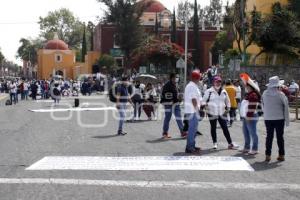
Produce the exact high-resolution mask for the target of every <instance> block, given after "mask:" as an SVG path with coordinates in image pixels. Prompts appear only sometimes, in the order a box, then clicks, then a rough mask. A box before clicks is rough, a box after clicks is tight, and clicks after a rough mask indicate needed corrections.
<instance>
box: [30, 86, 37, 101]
mask: <svg viewBox="0 0 300 200" xmlns="http://www.w3.org/2000/svg"><path fill="white" fill-rule="evenodd" d="M30 88H31V98H32V100H36V96H37V91H38V83H37V82H36V81H33V82H32V84H31V86H30Z"/></svg>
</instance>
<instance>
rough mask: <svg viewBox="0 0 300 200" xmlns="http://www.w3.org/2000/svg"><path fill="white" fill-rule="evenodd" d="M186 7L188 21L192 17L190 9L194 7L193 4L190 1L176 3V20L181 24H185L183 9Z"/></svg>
mask: <svg viewBox="0 0 300 200" xmlns="http://www.w3.org/2000/svg"><path fill="white" fill-rule="evenodd" d="M186 6H187V7H186ZM186 9H187V19H188V21H190V20H191V18H192V15H191V13H192V11H193V9H194V5H193V3H191V2H183V1H181V2H179V3H178V5H177V20H178V21H179V23H180V25H181V26H184V24H185V17H186V16H185V10H186Z"/></svg>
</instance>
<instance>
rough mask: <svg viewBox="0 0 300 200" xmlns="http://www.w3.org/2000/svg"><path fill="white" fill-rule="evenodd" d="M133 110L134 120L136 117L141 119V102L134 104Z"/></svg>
mask: <svg viewBox="0 0 300 200" xmlns="http://www.w3.org/2000/svg"><path fill="white" fill-rule="evenodd" d="M133 108H134V114H133V117H134V118H136V117H138V118H140V117H141V114H142V104H141V103H140V102H134V104H133Z"/></svg>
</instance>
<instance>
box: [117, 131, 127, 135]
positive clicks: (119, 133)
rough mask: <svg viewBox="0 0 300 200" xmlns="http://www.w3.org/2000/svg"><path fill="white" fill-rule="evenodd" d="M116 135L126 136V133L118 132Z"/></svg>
mask: <svg viewBox="0 0 300 200" xmlns="http://www.w3.org/2000/svg"><path fill="white" fill-rule="evenodd" d="M118 135H127V133H126V132H123V131H119V132H118Z"/></svg>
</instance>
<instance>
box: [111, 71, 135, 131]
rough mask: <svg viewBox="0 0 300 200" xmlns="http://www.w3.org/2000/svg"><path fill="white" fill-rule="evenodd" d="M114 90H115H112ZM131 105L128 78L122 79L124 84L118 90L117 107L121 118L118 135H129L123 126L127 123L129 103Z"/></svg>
mask: <svg viewBox="0 0 300 200" xmlns="http://www.w3.org/2000/svg"><path fill="white" fill-rule="evenodd" d="M112 89H113V88H112ZM128 102H129V103H131V104H132V101H131V99H130V95H129V92H128V78H127V77H122V82H121V84H120V85H119V86H117V89H116V107H117V109H118V112H119V115H120V118H119V127H118V133H117V134H118V135H126V134H127V133H126V132H124V131H123V125H124V121H125V113H126V108H127V103H128Z"/></svg>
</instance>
